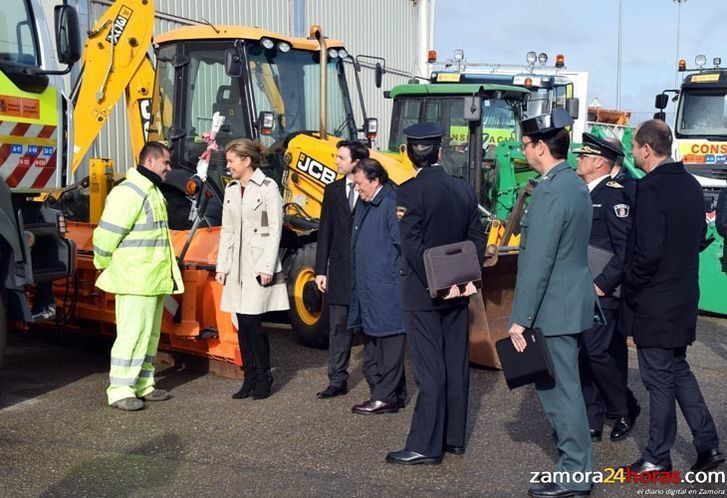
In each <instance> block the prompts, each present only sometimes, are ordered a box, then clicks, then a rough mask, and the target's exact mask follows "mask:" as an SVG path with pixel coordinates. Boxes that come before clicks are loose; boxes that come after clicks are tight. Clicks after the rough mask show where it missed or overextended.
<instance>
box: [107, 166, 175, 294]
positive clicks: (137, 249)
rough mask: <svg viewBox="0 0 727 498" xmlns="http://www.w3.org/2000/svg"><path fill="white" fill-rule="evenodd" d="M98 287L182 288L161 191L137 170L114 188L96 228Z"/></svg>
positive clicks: (123, 290) (119, 290) (126, 290)
mask: <svg viewBox="0 0 727 498" xmlns="http://www.w3.org/2000/svg"><path fill="white" fill-rule="evenodd" d="M93 264H94V266H96V268H98V269H99V270H103V271H102V272H101V275H100V276H99V278H98V280H97V281H96V287H98V288H99V289H101V290H104V291H106V292H111V293H113V294H135V295H139V296H156V295H161V294H180V293H182V292H184V285H183V283H182V276H181V274H180V271H179V267H178V266H177V262H176V258H175V256H174V249H173V247H172V240H171V236H170V233H169V227H168V224H167V207H166V202H165V200H164V197H163V196H162V194H161V192H160V191H159V189H157V188H156V187H155V186H154V184H153V183H152V182H151V181H149V180H148V179H147V178H145V177H144V176H142V175H141V174H140V173H139V172H138V171H136V170H135V169H132V170H129V171H128V173H127V174H126V180H124V181H123V182H122V183H120V184H119V185H117V186H116V187H114V188H113V190H111V192H110V193H109V196H108V198H107V199H106V206H105V207H104V211H103V214H102V215H101V220H100V221H99V223H98V226H97V227H96V229H95V230H94V231H93Z"/></svg>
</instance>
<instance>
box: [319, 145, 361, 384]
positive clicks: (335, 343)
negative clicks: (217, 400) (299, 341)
mask: <svg viewBox="0 0 727 498" xmlns="http://www.w3.org/2000/svg"><path fill="white" fill-rule="evenodd" d="M336 148H337V151H336V166H337V168H338V172H339V173H341V174H342V175H343V177H342V178H339V179H338V180H336V181H334V182H332V183H329V184H328V185H326V188H325V190H324V191H323V209H322V211H321V221H320V224H319V227H318V246H317V249H316V265H315V271H316V285H317V286H318V289H319V290H320V291H321V292H324V293H325V294H326V303H327V304H328V314H329V320H330V321H329V327H330V329H329V333H328V387H326V388H325V389H324V390H323V391H320V392H319V393H318V394H317V396H318V397H319V398H332V397H334V396H339V395H342V394H346V393H347V392H348V363H349V360H350V358H351V341H352V334H351V331H350V330H349V329H348V326H347V321H348V306H349V304H350V300H351V224H352V222H353V211H354V209H355V206H356V203H357V202H358V193H357V192H356V190H355V189H354V184H353V178H352V177H351V172H352V171H353V168H354V166H355V165H356V162H357V161H358V160H359V159H363V158H365V157H369V150H368V149H367V148H366V146H365V145H363V144H362V143H360V142H351V141H347V140H342V141H340V142H338V143H337V144H336Z"/></svg>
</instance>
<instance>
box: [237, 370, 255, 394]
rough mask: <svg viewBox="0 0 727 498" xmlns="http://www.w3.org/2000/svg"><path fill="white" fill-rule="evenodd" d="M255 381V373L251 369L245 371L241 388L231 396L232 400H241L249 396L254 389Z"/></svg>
mask: <svg viewBox="0 0 727 498" xmlns="http://www.w3.org/2000/svg"><path fill="white" fill-rule="evenodd" d="M256 380H257V371H256V370H254V369H252V368H248V369H245V378H244V379H243V380H242V387H241V388H240V390H239V391H237V392H236V393H235V394H233V395H232V399H243V398H247V397H248V396H250V393H251V392H252V390H253V389H255V381H256Z"/></svg>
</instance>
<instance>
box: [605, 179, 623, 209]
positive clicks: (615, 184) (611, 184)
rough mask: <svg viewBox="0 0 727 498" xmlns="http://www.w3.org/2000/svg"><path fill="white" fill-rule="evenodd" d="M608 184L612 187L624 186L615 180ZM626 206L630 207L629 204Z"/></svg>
mask: <svg viewBox="0 0 727 498" xmlns="http://www.w3.org/2000/svg"><path fill="white" fill-rule="evenodd" d="M606 186H607V187H611V188H624V186H623V185H621V184H620V183H619V182H615V181H610V182H608V183H607V184H606ZM626 207H628V206H626Z"/></svg>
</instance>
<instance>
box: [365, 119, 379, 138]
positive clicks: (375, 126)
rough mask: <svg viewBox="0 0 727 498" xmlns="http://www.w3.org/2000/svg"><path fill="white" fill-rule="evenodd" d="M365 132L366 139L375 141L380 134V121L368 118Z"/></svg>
mask: <svg viewBox="0 0 727 498" xmlns="http://www.w3.org/2000/svg"><path fill="white" fill-rule="evenodd" d="M364 131H365V132H366V138H368V139H369V140H373V139H375V138H376V135H378V134H379V120H378V119H376V118H366V122H365V123H364Z"/></svg>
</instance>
